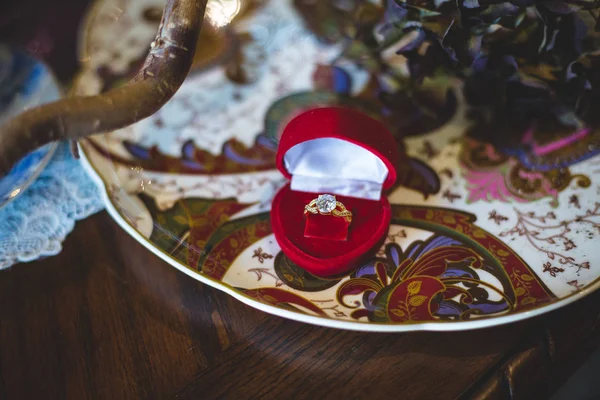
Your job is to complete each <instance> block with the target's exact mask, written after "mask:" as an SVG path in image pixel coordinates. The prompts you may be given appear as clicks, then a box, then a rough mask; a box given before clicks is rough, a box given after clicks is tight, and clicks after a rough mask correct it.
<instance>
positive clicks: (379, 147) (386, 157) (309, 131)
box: [277, 107, 398, 200]
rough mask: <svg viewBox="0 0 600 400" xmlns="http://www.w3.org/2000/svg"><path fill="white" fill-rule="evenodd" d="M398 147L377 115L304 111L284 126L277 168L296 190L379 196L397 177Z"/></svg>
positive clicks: (337, 109)
mask: <svg viewBox="0 0 600 400" xmlns="http://www.w3.org/2000/svg"><path fill="white" fill-rule="evenodd" d="M397 160H398V149H397V144H396V141H395V140H394V137H393V136H392V134H391V132H390V131H389V130H388V129H387V128H386V127H385V126H384V125H383V124H382V123H381V122H379V121H377V120H376V119H374V118H372V117H370V116H368V115H366V114H364V113H361V112H359V111H356V110H353V109H349V108H343V107H324V108H316V109H313V110H309V111H306V112H304V113H302V114H300V115H298V116H297V117H295V118H294V119H293V120H291V121H290V122H289V123H288V125H287V126H286V127H285V129H284V130H283V133H282V135H281V139H280V142H279V148H278V152H277V167H278V168H279V170H280V171H281V172H282V173H283V174H284V175H285V176H286V177H287V178H288V179H291V189H292V190H294V191H302V192H312V193H331V194H337V195H343V196H352V197H359V198H364V199H371V200H379V199H380V198H381V191H382V189H388V188H390V187H391V186H392V185H393V184H394V183H395V181H396V164H397Z"/></svg>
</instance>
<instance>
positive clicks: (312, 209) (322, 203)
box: [304, 194, 352, 223]
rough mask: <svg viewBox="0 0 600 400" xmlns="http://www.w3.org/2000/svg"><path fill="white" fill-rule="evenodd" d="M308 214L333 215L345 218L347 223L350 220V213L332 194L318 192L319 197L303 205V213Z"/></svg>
mask: <svg viewBox="0 0 600 400" xmlns="http://www.w3.org/2000/svg"><path fill="white" fill-rule="evenodd" d="M308 214H321V215H333V216H334V217H340V218H345V219H346V221H348V223H350V222H352V213H351V212H350V211H349V210H347V209H346V206H345V205H344V204H342V203H341V202H339V201H337V199H336V198H335V196H334V195H332V194H320V195H319V197H317V198H316V199H313V200H311V202H310V203H308V204H307V205H306V206H305V207H304V215H308Z"/></svg>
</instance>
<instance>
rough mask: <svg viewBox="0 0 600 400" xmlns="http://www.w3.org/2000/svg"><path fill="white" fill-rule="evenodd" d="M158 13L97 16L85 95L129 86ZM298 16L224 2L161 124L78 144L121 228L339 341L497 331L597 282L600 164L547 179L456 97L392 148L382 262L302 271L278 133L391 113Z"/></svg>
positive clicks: (154, 9) (90, 31) (86, 48)
mask: <svg viewBox="0 0 600 400" xmlns="http://www.w3.org/2000/svg"><path fill="white" fill-rule="evenodd" d="M298 3H302V2H298ZM312 3H315V2H312ZM312 3H311V4H312ZM162 4H163V3H162V2H161V1H160V0H129V1H125V0H105V1H102V2H99V3H97V4H96V6H95V7H94V9H93V11H92V12H91V14H90V16H89V18H88V20H87V23H86V31H85V34H84V35H83V40H82V52H83V55H84V58H85V59H86V60H87V61H86V63H85V64H84V71H83V73H82V75H81V77H80V79H79V80H78V83H77V85H76V88H75V89H76V91H77V92H78V93H80V94H91V93H96V92H99V91H101V90H104V89H106V88H109V87H111V86H112V85H115V84H118V82H119V81H122V80H125V79H127V78H128V77H129V76H131V74H132V72H133V71H135V68H136V67H137V66H138V65H139V60H141V59H142V58H143V56H144V54H145V52H146V51H147V49H148V44H149V43H150V42H151V40H152V39H153V35H154V32H155V30H156V27H157V18H156V17H155V16H156V15H158V14H159V10H160V7H161V6H162ZM307 4H308V3H307ZM240 9H241V10H242V11H243V15H240V14H237V13H238V12H239V11H240ZM236 14H237V15H236ZM302 15H304V16H306V15H305V14H301V13H299V12H298V8H296V6H294V4H293V3H292V2H291V1H287V0H286V1H284V0H277V1H270V2H264V4H256V2H254V4H251V5H248V4H247V2H243V3H240V2H239V1H235V0H230V1H225V0H222V1H213V2H212V4H211V9H210V10H209V20H210V21H212V27H209V31H210V32H212V34H213V36H214V37H213V38H212V39H211V40H213V42H212V43H219V45H218V46H221V47H218V46H217V45H215V46H216V47H214V49H213V50H214V51H213V54H204V55H201V56H200V57H199V59H198V64H197V65H200V66H201V67H198V68H196V69H195V71H193V73H192V74H191V75H190V76H189V78H188V79H187V80H186V82H185V83H184V85H183V87H182V88H181V90H180V91H179V92H178V93H177V94H176V95H175V97H174V98H173V99H172V100H171V101H170V102H169V103H168V104H167V105H166V106H165V107H164V108H163V109H162V110H160V111H159V112H158V113H156V114H155V115H154V116H152V117H151V118H148V119H146V120H144V121H142V122H140V123H138V124H136V125H134V126H131V127H129V128H126V129H123V130H120V131H117V132H112V133H109V134H106V135H100V136H96V137H94V138H92V139H90V140H88V141H84V142H82V143H81V147H82V150H83V154H84V155H85V164H86V167H87V169H88V170H89V172H90V174H91V175H92V176H93V177H94V178H95V179H96V180H97V181H98V183H99V184H100V185H102V187H103V188H104V189H105V194H106V205H107V208H108V210H109V213H110V215H111V216H112V217H113V218H114V219H115V220H116V221H117V222H118V223H119V224H120V225H121V226H122V227H123V228H124V229H125V230H126V231H127V232H129V233H130V234H131V235H132V236H133V237H134V238H136V239H137V240H138V241H140V242H141V243H142V244H143V245H144V246H146V247H147V248H148V249H150V250H151V251H152V252H154V253H155V254H156V255H158V256H159V257H161V258H162V259H164V260H165V261H167V262H168V263H170V264H171V265H173V266H175V267H176V268H178V269H179V270H181V271H183V272H185V273H186V274H188V275H190V276H191V277H193V278H196V279H198V280H200V281H202V282H204V283H206V284H208V285H211V286H213V287H215V288H218V289H220V290H223V291H224V292H226V293H228V294H230V295H232V296H234V297H235V298H237V299H239V300H241V301H242V302H244V303H246V304H248V305H250V306H252V307H255V308H258V309H261V310H263V311H266V312H269V313H272V314H275V315H279V316H282V317H286V318H290V319H294V320H298V321H303V322H307V323H312V324H317V325H323V326H329V327H336V328H344V329H354V330H364V331H396V332H400V331H412V330H448V331H450V330H463V329H473V328H481V327H487V326H493V325H499V324H503V323H508V322H512V321H517V320H522V319H525V318H529V317H532V316H535V315H539V314H541V313H544V312H547V311H550V310H553V309H556V308H558V307H561V306H564V305H566V304H568V303H571V302H573V301H575V300H577V299H578V298H581V297H583V296H585V295H586V294H588V293H590V292H591V291H592V290H594V289H596V288H597V287H598V286H599V282H600V281H599V276H600V252H599V251H598V250H597V249H594V246H597V241H598V235H599V230H600V203H599V202H598V200H597V199H598V198H599V197H598V196H599V194H600V186H599V183H600V158H598V157H594V156H593V155H591V156H589V157H587V158H585V159H584V160H583V161H580V162H573V163H571V164H570V165H567V166H561V167H557V168H544V169H537V170H536V168H534V167H532V166H531V165H530V160H529V159H528V158H527V155H528V153H523V154H521V153H518V152H515V153H514V155H509V154H507V153H506V152H500V151H499V150H497V149H496V148H495V147H494V146H492V145H491V144H489V143H486V142H480V141H477V140H475V139H473V138H471V136H467V135H466V132H467V130H468V129H469V122H468V119H467V117H466V114H465V111H464V107H463V106H461V105H460V104H461V102H460V96H459V95H458V94H457V93H458V92H454V91H452V90H450V91H448V96H447V97H444V96H442V97H444V98H445V99H446V100H447V101H444V102H442V103H443V104H442V106H440V108H439V109H438V113H437V115H438V117H440V116H446V117H443V118H437V119H436V121H437V123H435V124H433V125H431V126H430V127H428V128H427V129H425V131H426V132H425V133H421V134H419V135H413V136H407V137H404V138H403V139H398V144H399V147H400V148H401V149H403V151H404V152H405V154H406V157H405V159H404V161H403V162H402V163H401V165H399V166H398V168H397V169H398V171H399V174H398V175H399V178H398V182H397V186H396V187H395V188H394V189H393V191H392V192H391V193H390V194H389V199H390V201H391V203H392V204H393V219H392V226H391V228H390V231H389V235H388V237H387V240H386V241H385V244H384V246H383V247H382V248H381V249H380V250H379V252H378V253H377V254H376V255H374V256H373V258H372V259H371V260H370V261H369V262H367V263H365V264H364V265H363V266H362V267H361V268H359V269H358V270H356V271H355V272H353V273H352V274H351V275H349V276H345V277H339V278H336V279H321V278H317V277H314V276H311V275H309V274H307V273H306V272H304V271H303V270H301V269H299V268H298V267H297V266H295V265H294V264H293V263H291V262H290V260H288V259H287V258H286V256H285V255H284V254H283V253H282V252H281V251H280V248H279V247H278V245H277V243H276V241H275V240H274V238H273V235H272V233H271V228H270V223H269V207H270V200H271V197H272V195H273V194H274V192H275V191H276V190H277V189H278V187H280V185H281V184H282V182H283V178H282V177H281V175H280V173H279V172H278V171H277V170H276V169H275V165H274V161H275V151H276V142H277V137H278V134H279V133H280V131H281V128H282V126H284V125H285V123H286V121H288V120H289V119H290V118H291V117H292V116H293V115H295V114H296V113H298V112H300V111H302V110H304V109H306V108H310V107H314V106H318V105H331V104H341V105H345V106H348V107H356V108H358V109H362V110H364V111H365V112H368V113H371V114H373V115H377V114H378V113H380V112H381V110H379V109H377V103H376V102H375V101H372V100H370V99H371V98H370V97H369V91H370V90H371V89H370V88H371V86H372V82H373V80H372V77H371V76H369V74H368V73H366V72H364V71H363V70H361V69H360V68H358V67H357V66H356V65H354V64H353V63H351V62H344V60H340V59H339V58H338V55H339V52H340V48H339V46H338V45H332V44H327V41H323V40H318V39H317V38H316V37H315V35H314V32H315V29H319V28H323V29H327V27H328V25H327V23H326V22H327V21H325V23H323V24H321V25H319V21H317V22H316V23H315V24H316V25H314V24H313V26H312V28H311V29H310V30H309V29H308V28H307V27H306V26H307V25H310V24H307V23H306V21H307V19H306V18H303V17H302ZM234 16H235V18H233V17H234ZM230 21H231V23H230ZM309 22H311V21H309ZM312 22H314V21H312ZM218 26H221V27H222V28H218ZM315 26H316V28H315ZM223 27H224V28H223ZM215 38H217V39H215ZM219 38H220V39H219ZM225 38H228V39H225ZM205 40H207V39H205ZM240 55H241V56H240ZM333 60H335V66H331V63H332V62H333ZM232 71H234V72H235V71H237V72H238V73H239V72H240V71H242V74H241V76H243V77H244V78H246V79H245V80H244V79H238V78H239V77H240V74H235V73H233V72H232ZM436 84H437V85H440V87H442V88H448V87H453V85H454V82H438V83H436ZM444 93H445V92H444ZM418 111H419V110H416V111H415V110H406V116H405V117H406V118H405V119H404V122H406V121H409V120H410V122H411V123H413V122H414V124H412V125H411V126H413V127H414V126H415V124H417V125H418V124H420V125H422V126H424V125H426V124H427V123H428V120H426V118H421V117H422V116H423V115H424V114H423V113H419V112H418ZM411 126H408V124H405V126H404V127H403V129H404V130H405V131H406V132H410V128H411ZM528 163H529V164H528Z"/></svg>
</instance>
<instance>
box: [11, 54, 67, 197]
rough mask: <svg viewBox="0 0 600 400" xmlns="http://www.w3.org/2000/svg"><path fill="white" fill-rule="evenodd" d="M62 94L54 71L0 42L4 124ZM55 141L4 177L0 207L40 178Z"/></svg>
mask: <svg viewBox="0 0 600 400" xmlns="http://www.w3.org/2000/svg"><path fill="white" fill-rule="evenodd" d="M59 95H60V92H59V89H58V85H57V84H56V81H55V80H54V77H53V76H52V74H51V72H50V71H49V70H48V68H47V67H46V66H45V65H44V64H42V63H41V62H39V61H37V60H35V59H34V58H33V57H31V56H29V55H27V54H26V53H25V52H23V51H20V50H16V49H14V48H11V47H9V46H5V45H0V125H2V124H3V123H4V122H6V121H7V120H9V119H10V118H11V117H13V116H15V115H16V114H18V113H19V112H21V111H23V110H24V109H27V108H31V107H35V106H38V105H40V104H42V103H46V102H49V101H52V100H56V99H57V98H58V97H59ZM55 146H56V145H55V144H50V145H46V146H43V147H41V148H39V149H37V150H35V151H33V152H31V153H29V154H28V155H27V156H25V157H23V159H21V160H20V161H19V162H18V163H17V164H16V165H15V166H14V167H13V169H12V170H11V171H10V173H8V174H7V175H6V176H5V177H4V178H2V179H0V208H2V207H3V206H5V205H6V204H8V203H9V202H10V201H11V200H14V199H15V198H16V197H17V196H18V195H19V194H21V193H23V192H24V191H25V189H26V188H27V187H28V186H29V185H30V184H31V183H32V182H33V181H34V180H35V179H36V178H37V177H38V175H39V174H40V173H41V172H42V170H43V169H44V167H45V166H46V164H47V163H48V162H49V161H50V159H51V158H52V154H54V149H55Z"/></svg>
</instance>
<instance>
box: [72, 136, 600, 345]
mask: <svg viewBox="0 0 600 400" xmlns="http://www.w3.org/2000/svg"><path fill="white" fill-rule="evenodd" d="M110 134H111V133H105V134H101V135H100V136H103V137H104V136H106V135H110ZM77 145H78V146H79V150H80V155H81V164H82V166H83V168H84V170H85V171H86V173H87V174H88V176H89V177H90V178H91V179H92V181H93V182H94V183H95V184H96V185H97V186H98V188H99V189H100V193H101V196H102V201H103V203H104V205H105V207H106V211H107V212H108V214H109V216H110V217H111V218H112V219H113V220H114V221H115V222H116V223H117V225H119V226H120V227H121V228H122V229H123V230H124V231H125V232H127V233H128V234H129V235H130V236H131V237H133V238H134V239H135V240H136V241H137V242H138V243H140V244H141V245H142V246H144V247H145V248H146V249H147V250H149V251H150V252H151V253H153V254H154V255H155V256H157V257H159V258H160V259H162V260H163V261H165V262H166V263H168V264H169V265H171V266H172V267H175V268H176V269H178V270H179V271H181V272H183V273H184V274H186V275H188V276H190V277H191V278H194V279H196V280H197V281H199V282H202V283H204V284H206V285H209V286H210V287H212V288H215V289H217V290H220V291H222V292H224V293H226V294H228V295H230V296H232V297H233V298H235V299H236V300H238V301H240V302H242V303H243V304H245V305H247V306H250V307H252V308H255V309H258V310H260V311H263V312H266V313H267V314H271V315H275V316H278V317H282V318H286V319H290V320H293V321H297V322H302V323H307V324H310V325H316V326H322V327H326V328H334V329H341V330H350V331H360V332H380V333H384V332H387V333H390V332H396V333H402V332H417V331H432V332H459V331H468V330H475V329H484V328H491V327H495V326H501V325H506V324H510V323H514V322H518V321H523V320H526V319H530V318H534V317H537V316H541V315H543V314H547V313H549V312H552V311H554V310H557V309H559V308H562V307H565V306H567V305H569V304H571V303H573V302H575V301H577V300H579V299H581V298H583V297H585V296H587V295H589V294H590V293H592V292H594V291H596V290H597V289H599V288H600V277H598V278H596V279H595V280H594V281H592V282H590V283H589V284H588V285H586V286H585V287H583V288H582V289H579V290H577V291H576V292H573V293H571V294H569V295H567V296H565V297H562V298H561V299H559V300H556V301H554V302H552V303H550V304H545V305H541V306H539V307H536V308H534V309H529V310H522V311H516V312H513V313H509V314H505V315H500V316H489V317H484V318H479V319H473V320H462V321H435V322H433V321H411V322H403V323H400V324H382V323H377V322H365V321H358V320H357V321H350V320H348V321H346V320H341V319H335V318H331V317H321V316H314V315H309V314H305V313H302V312H300V311H290V310H286V309H283V308H280V307H276V306H272V305H270V304H266V303H263V302H260V301H258V300H255V299H254V298H252V297H250V296H247V295H244V294H243V293H240V292H239V291H237V290H236V289H234V288H233V287H232V286H230V285H228V284H227V283H224V282H221V281H217V280H216V279H213V278H210V277H208V276H206V275H204V274H202V273H200V272H198V271H195V270H193V269H192V268H190V267H189V266H187V265H185V264H183V263H181V262H180V261H178V260H177V259H175V258H173V257H172V256H170V255H169V254H167V253H165V252H164V251H162V250H161V249H159V248H158V247H157V246H155V245H154V244H153V243H152V242H150V240H149V239H147V238H146V237H145V236H144V235H142V234H141V233H140V232H139V231H138V230H137V229H135V228H134V227H133V226H131V225H130V224H129V223H128V222H127V220H126V219H125V218H124V217H123V216H122V215H121V213H120V212H119V211H118V210H117V208H116V207H115V205H114V204H113V202H112V200H111V199H110V196H109V194H108V187H107V185H106V183H105V181H104V178H103V177H102V175H101V174H100V172H99V171H98V170H97V169H96V166H94V164H93V163H92V162H91V161H90V160H89V158H88V155H87V152H86V149H85V148H84V147H83V146H82V145H81V143H79V142H78V143H77Z"/></svg>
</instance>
